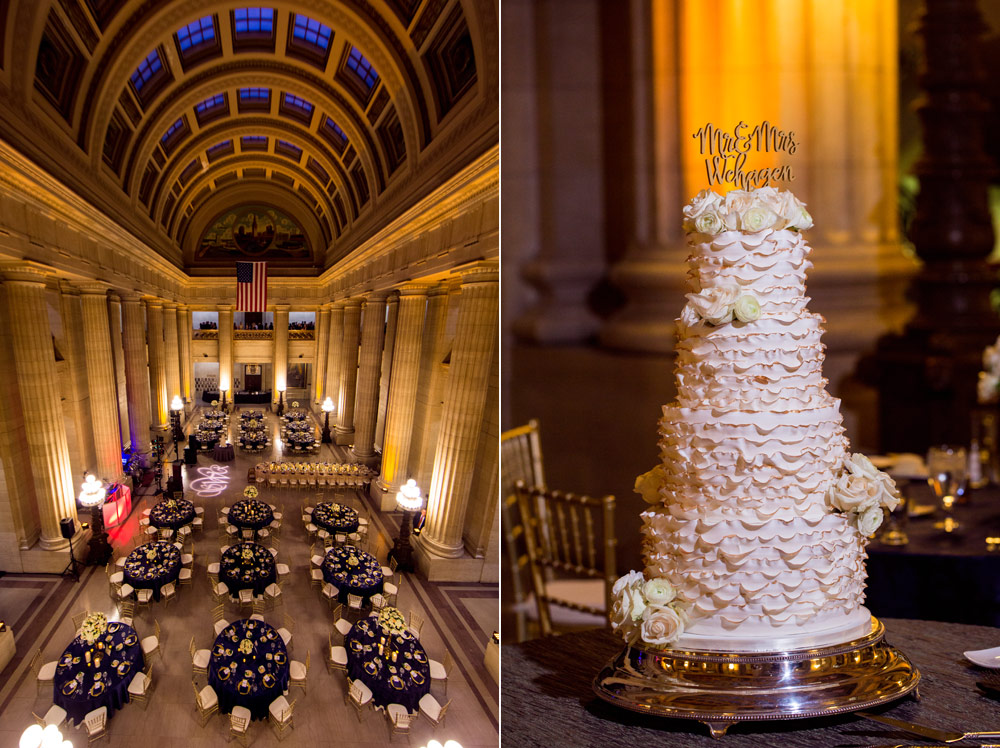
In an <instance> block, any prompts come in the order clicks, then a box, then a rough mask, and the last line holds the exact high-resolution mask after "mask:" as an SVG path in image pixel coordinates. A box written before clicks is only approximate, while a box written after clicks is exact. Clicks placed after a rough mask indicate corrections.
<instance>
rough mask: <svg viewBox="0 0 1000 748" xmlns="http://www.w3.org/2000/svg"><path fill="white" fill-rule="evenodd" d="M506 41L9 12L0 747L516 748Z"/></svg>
mask: <svg viewBox="0 0 1000 748" xmlns="http://www.w3.org/2000/svg"><path fill="white" fill-rule="evenodd" d="M498 45H499V13H498V8H497V5H496V4H495V3H492V2H484V1H483V0H374V1H373V2H367V1H365V0H322V1H319V2H317V1H314V0H310V1H306V2H286V1H285V0H279V1H278V2H274V3H268V4H264V5H252V6H248V5H247V4H246V3H241V2H234V1H232V0H211V1H205V0H164V1H163V2H144V1H142V0H42V1H40V2H36V1H35V0H30V1H29V0H0V375H2V379H3V382H4V395H3V397H2V398H0V469H2V475H0V743H2V744H3V745H11V746H13V745H20V746H22V747H25V746H39V745H44V746H50V745H63V746H66V745H77V746H81V745H88V744H89V743H91V742H94V741H104V742H106V743H107V744H109V745H112V746H136V745H139V744H142V745H148V746H154V745H163V746H174V745H189V746H199V745H206V746H207V745H219V744H223V743H226V742H229V741H238V742H239V743H240V744H242V745H251V744H252V745H254V746H266V745H275V744H277V743H279V742H281V743H284V744H286V745H293V746H294V745H303V746H305V745H328V744H334V743H335V744H342V745H351V746H381V745H388V744H390V743H392V742H396V743H404V744H406V743H408V744H411V745H414V746H416V745H431V746H434V745H441V744H447V745H448V746H449V748H453V747H454V746H458V745H461V746H465V748H470V747H474V746H496V745H497V744H498V741H499V693H498V691H499V687H498V679H499V664H498V661H499V634H498V631H499V599H498V589H499V584H498V582H499V548H500V540H501V533H500V522H499V510H498V497H499V494H498V491H497V490H496V486H497V484H498V480H499V447H498V441H499V432H500V426H499V421H500V416H499V380H500V377H499V371H500V360H499V355H500V352H499V251H500V249H499V208H498V205H499V189H500V186H499V86H500V84H499V49H498ZM64 741H66V742H64Z"/></svg>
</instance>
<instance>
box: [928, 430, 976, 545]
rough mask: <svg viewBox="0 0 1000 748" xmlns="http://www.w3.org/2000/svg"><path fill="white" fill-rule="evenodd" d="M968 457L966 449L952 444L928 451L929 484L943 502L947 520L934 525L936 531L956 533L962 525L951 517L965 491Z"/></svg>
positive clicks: (942, 505) (942, 506)
mask: <svg viewBox="0 0 1000 748" xmlns="http://www.w3.org/2000/svg"><path fill="white" fill-rule="evenodd" d="M967 464H968V455H967V454H966V451H965V447H958V446H955V445H951V444H942V445H941V446H939V447H931V448H930V449H929V450H928V451H927V472H928V473H929V477H928V479H927V480H928V482H929V483H930V485H931V488H932V489H934V495H935V496H937V498H938V500H939V501H940V502H941V508H942V509H944V513H945V518H944V520H943V521H941V522H936V523H934V528H935V529H936V530H944V531H945V532H954V531H955V530H958V529H959V528H960V527H961V525H960V524H959V523H958V521H957V520H955V518H954V517H952V516H951V513H952V510H953V509H954V506H955V499H956V497H957V496H960V495H961V494H962V493H964V491H965V481H966V472H965V471H966V465H967Z"/></svg>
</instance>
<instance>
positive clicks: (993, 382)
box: [977, 338, 1000, 405]
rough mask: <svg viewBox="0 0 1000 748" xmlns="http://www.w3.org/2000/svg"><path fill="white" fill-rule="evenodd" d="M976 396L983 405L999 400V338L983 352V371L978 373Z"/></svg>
mask: <svg viewBox="0 0 1000 748" xmlns="http://www.w3.org/2000/svg"><path fill="white" fill-rule="evenodd" d="M977 394H978V396H979V402H980V403H982V404H984V405H985V404H987V403H995V402H996V401H997V400H998V399H1000V338H997V339H996V342H995V343H994V344H993V345H988V346H986V348H985V349H984V350H983V371H981V372H979V385H978V387H977Z"/></svg>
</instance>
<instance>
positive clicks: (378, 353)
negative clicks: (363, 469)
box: [352, 291, 388, 464]
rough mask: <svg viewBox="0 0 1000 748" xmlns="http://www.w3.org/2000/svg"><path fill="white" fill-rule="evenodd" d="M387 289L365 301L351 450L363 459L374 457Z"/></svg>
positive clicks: (364, 460) (369, 459) (367, 459)
mask: <svg viewBox="0 0 1000 748" xmlns="http://www.w3.org/2000/svg"><path fill="white" fill-rule="evenodd" d="M387 296H388V292H386V291H378V292H375V293H372V294H371V295H369V296H368V298H367V299H366V300H365V317H364V324H363V326H362V330H361V353H360V361H359V365H358V392H357V397H356V399H355V412H354V427H355V435H354V447H353V449H352V452H353V453H354V456H355V457H357V458H358V459H359V460H361V461H362V462H365V463H368V464H371V463H373V462H374V460H375V422H376V420H377V418H378V392H379V386H378V384H379V382H378V378H379V374H380V372H381V367H382V343H383V342H384V340H385V300H386V297H387Z"/></svg>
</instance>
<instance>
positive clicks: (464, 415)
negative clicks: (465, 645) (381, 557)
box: [418, 262, 500, 576]
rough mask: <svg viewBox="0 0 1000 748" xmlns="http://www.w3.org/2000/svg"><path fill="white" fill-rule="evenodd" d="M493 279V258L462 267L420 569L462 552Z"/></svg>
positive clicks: (495, 309)
mask: <svg viewBox="0 0 1000 748" xmlns="http://www.w3.org/2000/svg"><path fill="white" fill-rule="evenodd" d="M498 277H499V272H498V269H497V264H496V263H495V262H486V263H480V264H478V265H475V266H473V267H471V268H469V269H467V270H463V271H462V297H461V302H460V305H459V309H458V326H457V329H456V331H455V342H454V344H453V346H452V352H451V365H450V367H449V368H450V371H449V373H448V388H447V392H446V394H445V401H444V410H443V412H442V414H441V427H440V430H439V432H438V439H437V448H436V450H435V454H434V472H433V474H432V477H431V486H430V492H429V493H428V497H427V524H426V525H425V527H424V531H423V534H422V535H421V536H420V538H419V541H418V542H419V544H420V547H421V548H422V549H424V550H425V551H426V554H423V559H422V566H424V567H425V568H426V567H428V566H433V563H434V562H433V558H431V557H433V556H438V557H443V558H459V557H460V556H462V555H463V552H464V548H463V542H462V529H463V524H464V521H465V509H466V506H467V504H468V501H469V491H470V489H471V487H472V479H473V474H474V473H475V468H476V448H477V446H478V444H479V433H480V431H481V429H482V424H483V413H484V408H485V404H486V393H487V390H488V389H489V376H490V367H491V364H492V363H493V356H494V353H495V350H496V347H497V345H498V342H499V341H498V338H497V334H498V318H499V313H500V304H499V293H500V289H499V284H498V282H497V281H498ZM428 576H430V574H428Z"/></svg>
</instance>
